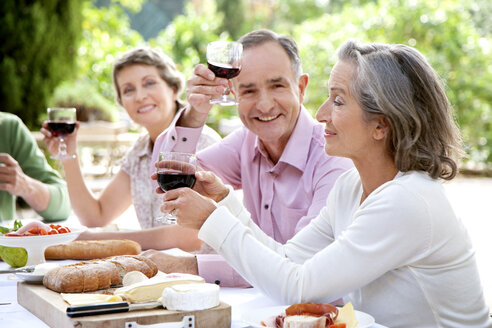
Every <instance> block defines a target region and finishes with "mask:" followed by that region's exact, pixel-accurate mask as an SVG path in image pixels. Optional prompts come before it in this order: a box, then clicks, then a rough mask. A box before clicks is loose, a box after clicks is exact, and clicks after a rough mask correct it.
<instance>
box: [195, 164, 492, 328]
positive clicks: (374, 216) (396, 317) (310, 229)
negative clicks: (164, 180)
mask: <svg viewBox="0 0 492 328" xmlns="http://www.w3.org/2000/svg"><path fill="white" fill-rule="evenodd" d="M229 194H230V195H229V196H228V197H226V198H225V199H224V200H223V201H222V202H221V203H219V205H221V206H219V207H218V208H217V209H216V210H215V211H214V212H213V213H212V214H211V215H210V216H209V218H208V219H207V220H206V221H205V223H204V224H203V226H202V228H201V229H200V232H199V238H200V239H202V240H203V241H204V242H206V243H207V244H209V245H210V246H211V247H213V248H214V249H215V250H216V251H217V252H218V253H219V254H221V255H222V256H223V257H224V258H225V259H226V260H227V261H228V262H229V264H231V266H232V267H233V268H234V269H236V270H237V271H238V272H239V273H240V274H241V275H242V276H243V277H244V278H245V279H247V280H248V281H249V282H250V283H251V284H252V285H253V286H255V287H257V288H260V289H261V290H262V291H263V292H264V293H265V294H267V295H269V296H270V297H273V298H276V299H280V300H281V301H282V302H284V303H287V304H290V303H298V302H306V301H311V302H330V301H333V300H335V299H337V298H339V297H341V296H344V300H345V301H351V302H352V303H353V304H354V307H355V308H356V309H357V310H360V311H364V312H366V313H369V314H371V315H372V316H374V317H375V319H376V322H378V323H380V324H383V325H386V326H388V327H412V328H415V327H480V328H484V327H492V322H491V321H490V318H489V310H488V307H487V305H486V304H485V300H484V296H483V292H482V286H481V283H480V277H479V274H478V270H477V266H476V263H475V256H474V251H473V248H472V245H471V242H470V239H469V237H468V234H467V232H466V229H465V227H464V226H463V224H462V223H461V221H460V220H459V219H458V218H457V217H456V215H455V214H454V212H453V210H452V207H451V205H450V203H449V201H448V199H447V197H446V195H445V192H444V189H443V187H442V185H441V184H440V182H439V181H437V180H434V179H431V178H430V177H428V176H427V175H426V174H424V173H420V172H408V173H404V174H401V173H399V174H398V175H397V176H396V177H395V178H394V179H393V180H392V181H389V182H387V183H385V184H383V185H381V186H380V187H379V188H377V189H376V190H375V191H374V192H372V193H371V194H370V195H369V197H367V198H366V200H365V201H364V202H363V203H362V204H361V203H360V200H361V197H362V185H361V181H360V177H359V174H358V172H357V171H356V170H355V169H352V170H350V171H348V172H347V173H345V174H343V175H342V176H340V178H339V179H338V181H337V183H336V185H335V187H334V189H333V190H332V192H331V193H330V195H329V197H328V200H327V206H326V207H325V208H323V210H322V211H321V213H320V215H319V216H318V217H317V218H316V219H314V220H313V221H312V222H311V223H310V224H309V225H308V226H307V227H305V228H304V229H303V230H301V231H300V232H299V233H298V234H297V235H296V236H294V237H293V238H292V239H291V240H289V241H288V242H287V243H286V244H285V245H281V244H279V243H277V242H275V241H274V240H273V239H271V238H269V237H268V236H267V235H266V234H265V233H263V232H262V231H261V230H260V229H258V227H257V226H256V225H255V224H254V223H253V222H252V221H251V220H250V219H249V213H248V212H247V211H246V210H245V209H244V207H243V206H242V204H241V202H240V201H239V200H238V199H235V198H234V196H233V193H229Z"/></svg>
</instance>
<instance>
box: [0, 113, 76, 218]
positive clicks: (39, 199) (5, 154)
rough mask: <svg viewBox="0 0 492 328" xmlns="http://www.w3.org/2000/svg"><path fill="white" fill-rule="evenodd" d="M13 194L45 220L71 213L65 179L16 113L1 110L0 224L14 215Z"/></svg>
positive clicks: (14, 198) (64, 216) (14, 197)
mask: <svg viewBox="0 0 492 328" xmlns="http://www.w3.org/2000/svg"><path fill="white" fill-rule="evenodd" d="M16 197H22V198H23V199H24V200H25V201H26V203H27V204H28V205H29V206H30V207H31V208H32V209H34V210H35V211H36V212H37V213H38V214H39V215H40V216H41V217H43V219H44V220H45V221H59V220H64V219H66V218H67V217H68V216H69V215H70V212H71V207H70V199H69V197H68V192H67V186H66V183H65V181H64V180H63V179H62V178H61V176H60V175H59V174H58V172H56V171H55V170H54V169H53V168H52V167H51V166H50V165H49V164H48V162H47V161H46V158H45V157H44V154H43V152H42V151H41V150H40V149H39V148H38V145H37V143H36V140H34V138H33V137H32V135H31V133H30V132H29V130H28V128H27V127H26V126H25V125H24V123H23V122H22V120H21V119H20V118H18V117H17V116H15V115H13V114H10V113H6V112H0V224H1V223H2V222H5V221H11V220H13V219H15V218H16V217H15V215H16V213H15V200H16Z"/></svg>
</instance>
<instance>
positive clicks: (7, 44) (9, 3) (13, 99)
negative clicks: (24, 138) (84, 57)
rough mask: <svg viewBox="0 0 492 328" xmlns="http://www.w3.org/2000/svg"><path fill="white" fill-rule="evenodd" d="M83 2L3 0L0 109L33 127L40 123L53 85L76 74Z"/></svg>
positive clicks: (0, 10)
mask: <svg viewBox="0 0 492 328" xmlns="http://www.w3.org/2000/svg"><path fill="white" fill-rule="evenodd" d="M81 5H82V0H73V1H65V0H43V1H41V0H38V1H18V0H3V1H0V26H1V27H2V28H1V29H0V40H1V48H0V58H1V60H0V109H1V110H3V111H8V112H11V113H14V114H16V115H18V116H19V117H20V118H21V119H22V120H23V121H24V122H25V123H26V125H27V126H29V127H31V128H33V127H35V126H36V127H39V125H40V121H39V119H40V118H41V117H42V114H43V113H45V112H46V107H47V106H48V99H49V97H50V96H51V94H52V93H53V90H54V88H55V87H56V86H57V85H58V84H59V83H60V82H61V81H63V80H64V79H67V78H70V77H71V76H73V74H74V68H75V65H74V63H75V59H76V45H77V42H78V40H79V38H80V34H81V28H80V24H81V20H82V15H81ZM40 115H41V116H40Z"/></svg>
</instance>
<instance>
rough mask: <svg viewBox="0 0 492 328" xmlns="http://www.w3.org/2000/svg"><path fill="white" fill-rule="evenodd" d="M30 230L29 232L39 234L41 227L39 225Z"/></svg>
mask: <svg viewBox="0 0 492 328" xmlns="http://www.w3.org/2000/svg"><path fill="white" fill-rule="evenodd" d="M43 230H44V229H43ZM28 232H29V233H32V234H33V235H38V234H39V228H38V227H33V228H31V229H30V230H29V231H28Z"/></svg>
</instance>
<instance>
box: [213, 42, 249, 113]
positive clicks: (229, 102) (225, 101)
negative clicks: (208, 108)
mask: <svg viewBox="0 0 492 328" xmlns="http://www.w3.org/2000/svg"><path fill="white" fill-rule="evenodd" d="M242 53H243V45H242V44H241V43H239V42H230V41H214V42H210V43H209V44H208V45H207V64H208V68H209V69H210V70H211V71H212V72H214V74H215V76H217V77H220V78H226V79H232V78H233V77H235V76H237V75H238V74H239V72H240V71H241V58H242ZM229 92H230V90H229V88H226V89H225V90H224V92H223V93H222V95H220V96H219V97H218V98H214V99H210V103H211V104H212V105H221V106H233V105H237V104H238V101H237V100H236V99H234V98H232V97H230V96H229Z"/></svg>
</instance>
